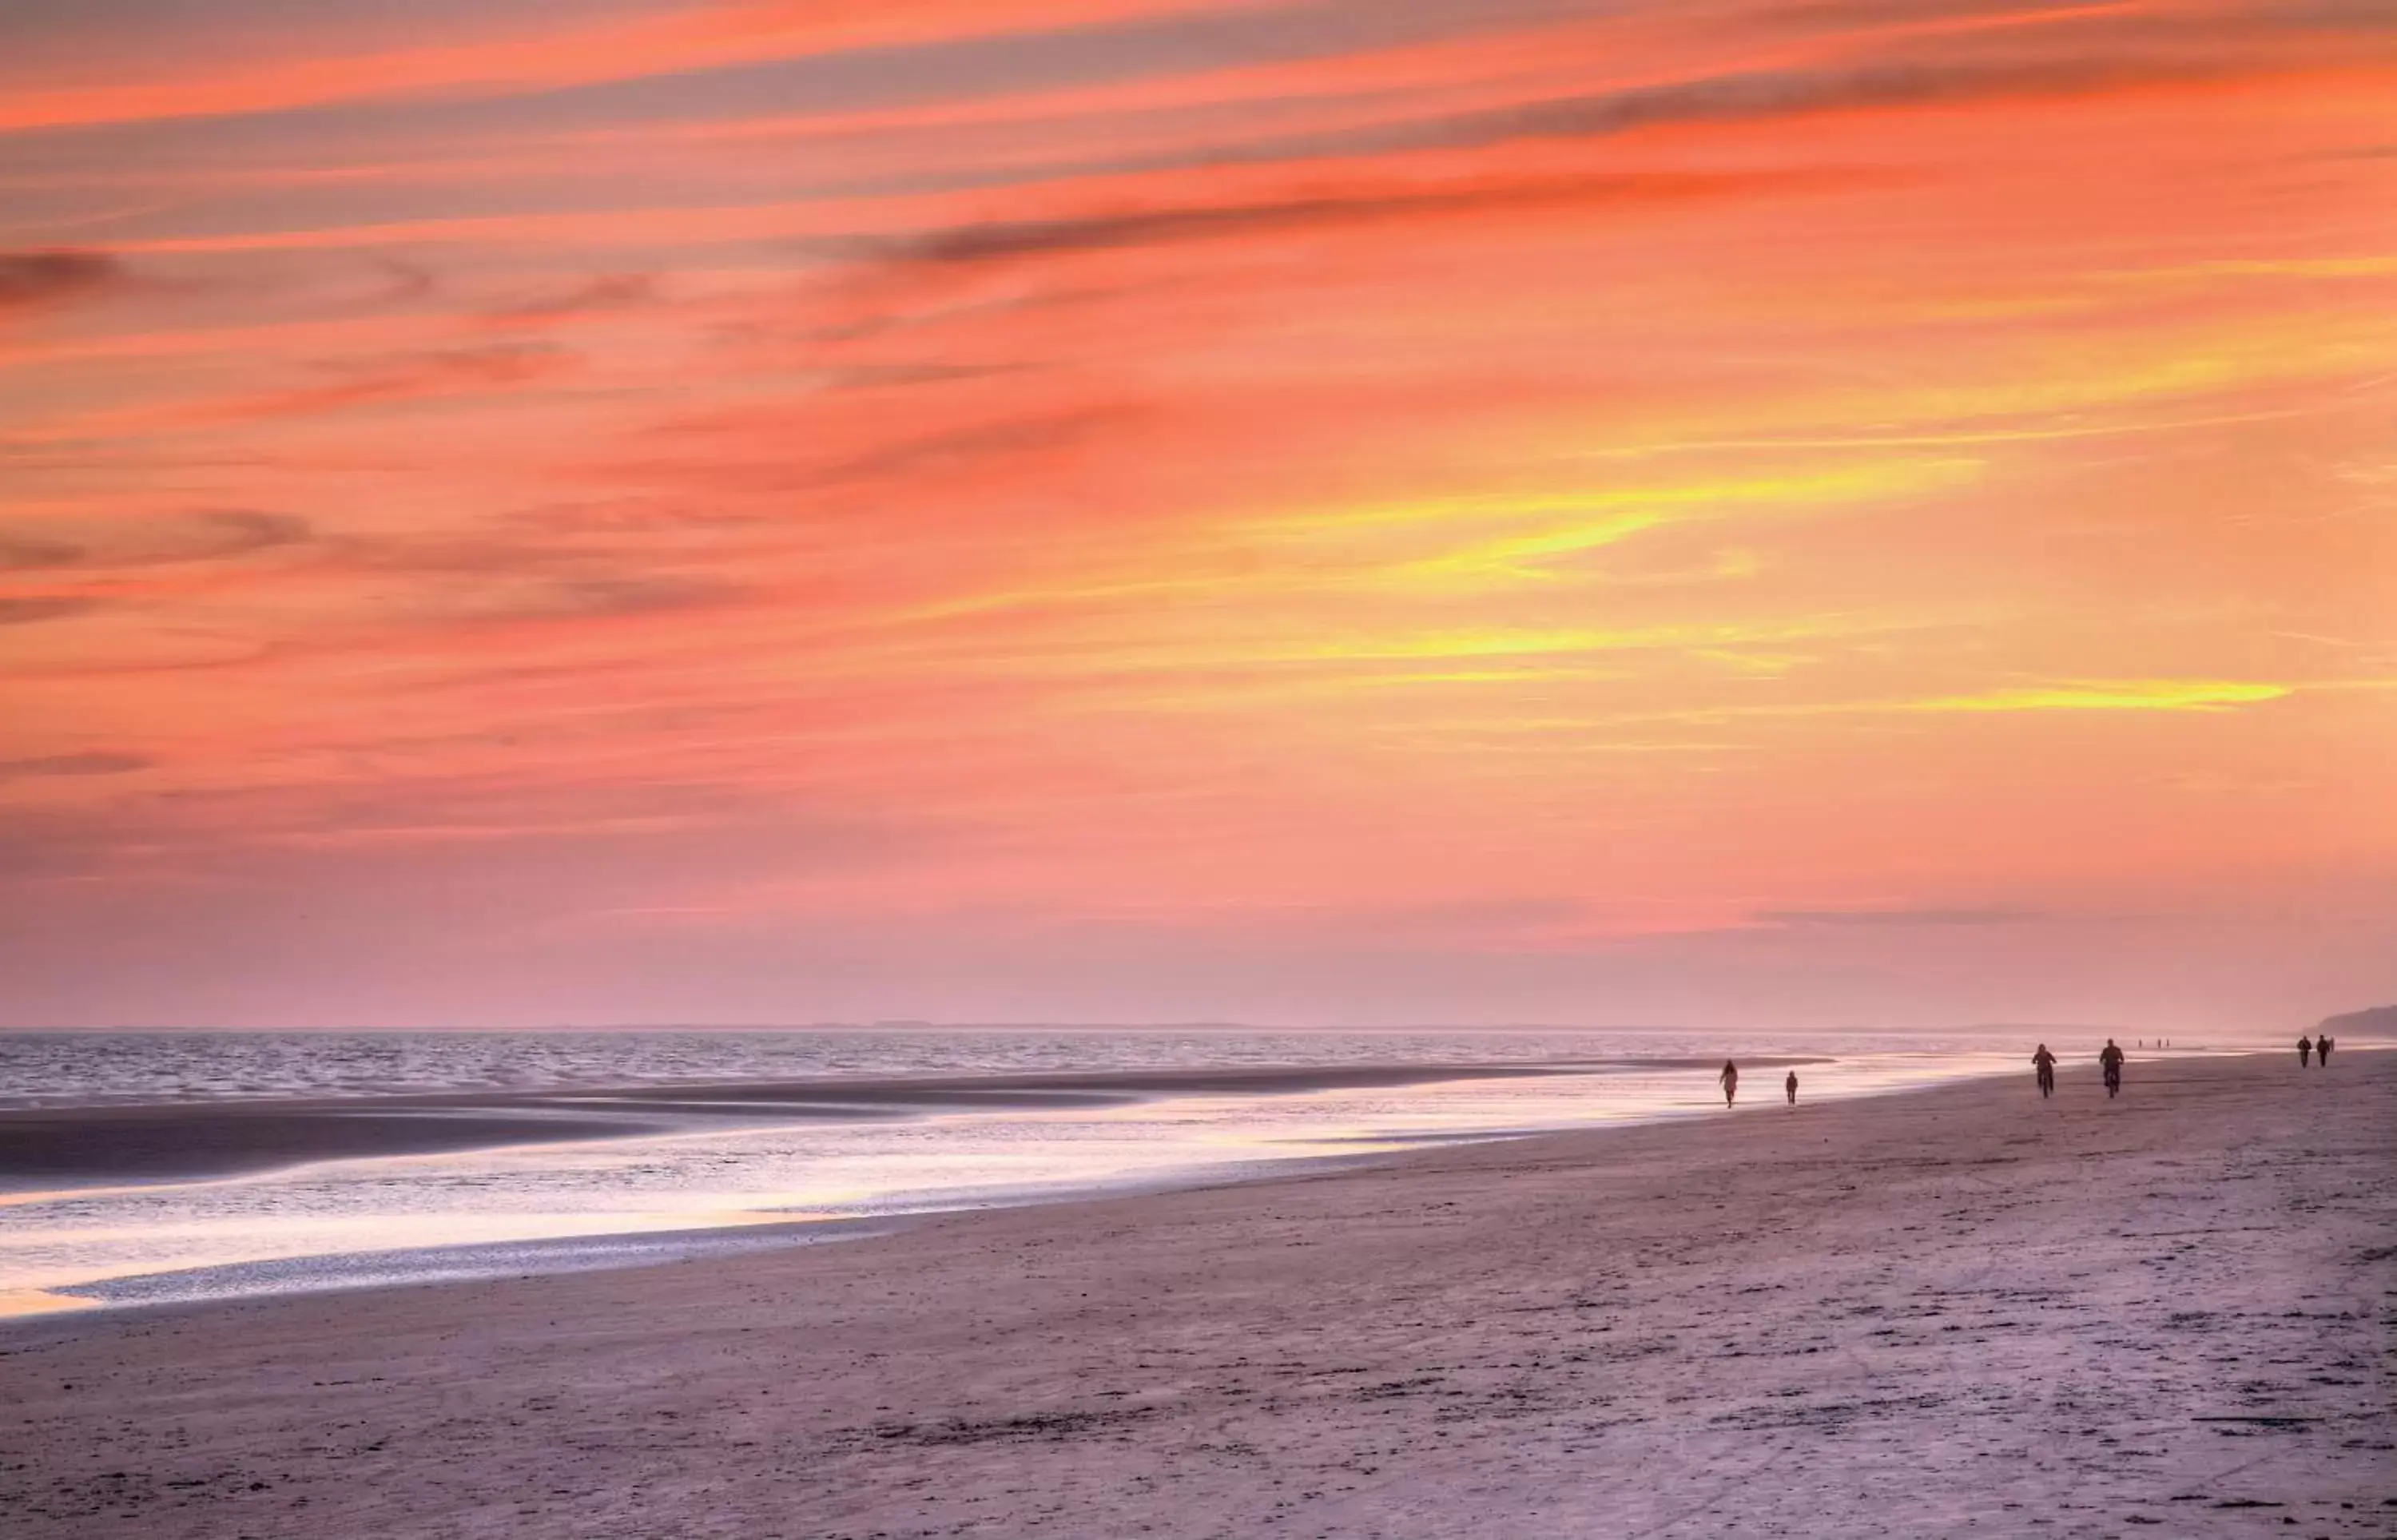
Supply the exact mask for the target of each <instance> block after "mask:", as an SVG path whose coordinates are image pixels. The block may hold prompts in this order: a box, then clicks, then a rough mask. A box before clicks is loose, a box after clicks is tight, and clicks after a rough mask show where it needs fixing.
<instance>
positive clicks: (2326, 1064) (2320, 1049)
mask: <svg viewBox="0 0 2397 1540" xmlns="http://www.w3.org/2000/svg"><path fill="white" fill-rule="evenodd" d="M2314 1056H2315V1057H2316V1058H2319V1059H2321V1060H2322V1067H2323V1069H2329V1068H2330V1034H2329V1033H2328V1032H2324V1033H2323V1035H2322V1038H2321V1041H2319V1042H2316V1043H2315V1044H2314Z"/></svg>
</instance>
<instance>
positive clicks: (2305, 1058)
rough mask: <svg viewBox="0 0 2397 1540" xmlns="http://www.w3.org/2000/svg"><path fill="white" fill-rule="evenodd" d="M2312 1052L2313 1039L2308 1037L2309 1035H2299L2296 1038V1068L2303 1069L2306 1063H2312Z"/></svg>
mask: <svg viewBox="0 0 2397 1540" xmlns="http://www.w3.org/2000/svg"><path fill="white" fill-rule="evenodd" d="M2313 1052H2314V1040H2313V1039H2311V1038H2310V1037H2301V1038H2299V1039H2297V1068H2298V1069H2304V1068H2305V1067H2306V1066H2307V1065H2309V1064H2310V1063H2312V1062H2313Z"/></svg>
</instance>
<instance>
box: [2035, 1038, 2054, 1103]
mask: <svg viewBox="0 0 2397 1540" xmlns="http://www.w3.org/2000/svg"><path fill="white" fill-rule="evenodd" d="M2030 1067H2031V1068H2032V1069H2036V1070H2038V1071H2039V1099H2040V1100H2042V1101H2045V1100H2047V1098H2048V1097H2050V1096H2053V1095H2056V1055H2054V1054H2051V1053H2049V1052H2048V1051H2047V1044H2046V1043H2044V1042H2042V1043H2041V1044H2040V1045H2039V1052H2038V1053H2036V1054H2033V1055H2031V1056H2030Z"/></svg>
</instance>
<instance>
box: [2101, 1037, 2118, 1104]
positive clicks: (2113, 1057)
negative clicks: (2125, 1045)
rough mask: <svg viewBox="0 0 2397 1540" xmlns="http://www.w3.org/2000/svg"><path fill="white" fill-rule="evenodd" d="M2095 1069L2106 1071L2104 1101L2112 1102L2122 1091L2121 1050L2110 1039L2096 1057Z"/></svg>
mask: <svg viewBox="0 0 2397 1540" xmlns="http://www.w3.org/2000/svg"><path fill="white" fill-rule="evenodd" d="M2097 1067H2098V1068H2099V1069H2103V1070H2105V1071H2106V1099H2107V1100H2108V1101H2112V1100H2113V1099H2114V1097H2115V1095H2117V1094H2118V1093H2120V1092H2121V1090H2122V1047H2121V1045H2120V1044H2118V1043H2116V1042H2115V1041H2114V1040H2113V1039H2112V1038H2108V1039H2107V1040H2106V1046H2105V1048H2104V1049H2103V1050H2101V1051H2100V1052H2099V1053H2098V1055H2097Z"/></svg>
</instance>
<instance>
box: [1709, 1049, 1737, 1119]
mask: <svg viewBox="0 0 2397 1540" xmlns="http://www.w3.org/2000/svg"><path fill="white" fill-rule="evenodd" d="M1715 1083H1716V1084H1717V1085H1720V1086H1721V1087H1722V1088H1723V1105H1724V1106H1725V1107H1729V1106H1730V1105H1731V1103H1732V1098H1733V1097H1734V1096H1736V1095H1739V1066H1738V1065H1736V1064H1734V1063H1733V1062H1732V1061H1731V1060H1729V1059H1725V1060H1723V1067H1722V1073H1721V1074H1720V1075H1717V1076H1716V1077H1715Z"/></svg>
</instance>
